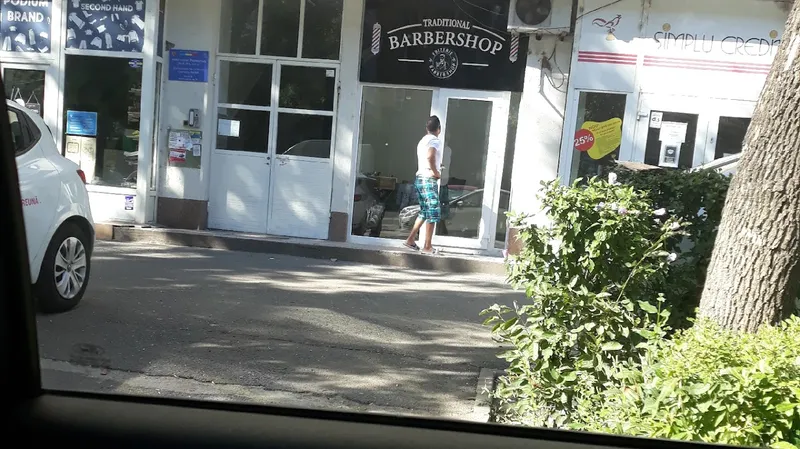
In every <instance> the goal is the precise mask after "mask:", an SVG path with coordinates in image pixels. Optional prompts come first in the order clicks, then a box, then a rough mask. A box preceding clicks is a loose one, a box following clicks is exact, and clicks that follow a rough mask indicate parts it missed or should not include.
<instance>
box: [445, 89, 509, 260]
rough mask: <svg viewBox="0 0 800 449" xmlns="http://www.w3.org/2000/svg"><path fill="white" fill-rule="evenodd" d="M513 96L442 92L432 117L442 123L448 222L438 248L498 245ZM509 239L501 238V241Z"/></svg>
mask: <svg viewBox="0 0 800 449" xmlns="http://www.w3.org/2000/svg"><path fill="white" fill-rule="evenodd" d="M509 100H510V95H509V94H508V93H495V92H473V91H461V90H449V89H441V90H439V91H438V92H437V95H436V98H434V101H433V104H432V108H431V109H432V111H431V113H432V115H437V116H438V117H439V118H440V119H441V121H442V134H441V136H442V141H443V143H444V155H443V159H442V165H443V166H444V168H443V169H442V170H441V173H442V179H441V180H440V201H441V207H442V220H441V221H440V222H439V223H438V224H437V225H436V230H435V235H434V244H435V245H439V246H451V247H462V248H475V249H486V248H490V247H494V245H495V240H497V236H496V235H495V234H496V232H495V229H496V226H497V220H498V219H505V217H498V216H499V203H500V184H501V178H502V169H503V162H504V161H503V159H504V157H505V149H506V128H507V124H508V105H509ZM504 238H505V236H503V237H501V240H502V239H504Z"/></svg>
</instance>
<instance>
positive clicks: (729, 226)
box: [700, 2, 800, 332]
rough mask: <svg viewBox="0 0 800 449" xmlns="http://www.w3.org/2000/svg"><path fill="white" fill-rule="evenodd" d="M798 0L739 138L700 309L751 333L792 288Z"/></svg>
mask: <svg viewBox="0 0 800 449" xmlns="http://www.w3.org/2000/svg"><path fill="white" fill-rule="evenodd" d="M798 257H800V2H795V4H794V5H793V7H792V9H791V11H790V13H789V19H788V20H787V22H786V30H785V31H784V34H783V38H782V42H781V44H780V48H779V49H778V53H777V55H776V56H775V60H774V62H773V64H772V70H771V71H770V75H769V77H768V79H767V82H766V84H765V85H764V88H763V90H762V92H761V96H760V98H759V100H758V104H757V106H756V109H755V112H754V115H753V119H752V121H751V123H750V127H749V129H748V131H747V135H746V137H745V143H744V148H743V154H742V158H741V160H740V161H739V166H738V168H737V173H736V174H735V175H734V176H733V180H732V183H731V187H730V190H729V191H728V197H727V200H726V202H725V209H724V211H723V214H722V222H721V223H720V227H719V233H718V235H717V240H716V243H715V245H714V252H713V255H712V257H711V262H710V265H709V268H708V276H707V278H706V282H705V288H704V290H703V296H702V299H701V301H700V316H702V317H706V318H710V319H712V320H714V321H716V322H718V323H719V324H720V325H722V326H723V327H725V328H728V329H736V330H743V331H747V332H755V331H756V330H758V328H759V327H760V326H761V325H763V324H767V323H768V324H776V323H778V322H780V321H781V320H783V319H785V318H788V317H789V316H790V315H791V314H792V313H793V312H794V301H795V299H796V298H797V295H798V291H800V262H799V261H798Z"/></svg>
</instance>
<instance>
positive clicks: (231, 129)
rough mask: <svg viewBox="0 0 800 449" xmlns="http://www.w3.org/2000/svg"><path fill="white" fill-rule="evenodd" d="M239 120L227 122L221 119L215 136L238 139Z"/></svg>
mask: <svg viewBox="0 0 800 449" xmlns="http://www.w3.org/2000/svg"><path fill="white" fill-rule="evenodd" d="M239 126H240V122H239V120H228V119H224V118H221V119H219V124H218V125H217V128H218V129H217V134H219V135H220V136H225V137H237V138H238V137H239Z"/></svg>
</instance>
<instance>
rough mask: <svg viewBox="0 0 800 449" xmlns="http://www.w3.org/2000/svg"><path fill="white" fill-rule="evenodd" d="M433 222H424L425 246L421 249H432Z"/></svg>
mask: <svg viewBox="0 0 800 449" xmlns="http://www.w3.org/2000/svg"><path fill="white" fill-rule="evenodd" d="M433 227H434V224H433V223H425V246H423V247H422V250H423V251H432V250H433V245H432V243H431V241H432V240H433Z"/></svg>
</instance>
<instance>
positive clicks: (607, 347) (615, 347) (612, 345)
mask: <svg viewBox="0 0 800 449" xmlns="http://www.w3.org/2000/svg"><path fill="white" fill-rule="evenodd" d="M600 349H601V350H603V351H619V350H620V349H622V343H619V342H616V341H610V342H608V343H605V344H603V346H602V347H601V348H600Z"/></svg>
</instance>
